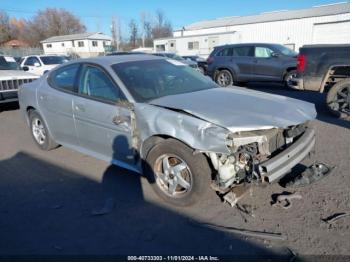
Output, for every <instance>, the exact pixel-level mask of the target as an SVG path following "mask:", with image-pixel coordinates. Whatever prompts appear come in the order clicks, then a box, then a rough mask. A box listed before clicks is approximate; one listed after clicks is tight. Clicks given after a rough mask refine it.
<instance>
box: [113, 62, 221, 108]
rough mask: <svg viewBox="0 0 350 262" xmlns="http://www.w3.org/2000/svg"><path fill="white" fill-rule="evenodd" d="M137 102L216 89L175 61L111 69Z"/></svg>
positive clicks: (207, 79)
mask: <svg viewBox="0 0 350 262" xmlns="http://www.w3.org/2000/svg"><path fill="white" fill-rule="evenodd" d="M112 68H113V70H114V72H115V73H116V74H117V75H118V76H119V78H120V79H121V81H122V82H123V83H124V85H125V86H126V88H127V89H128V91H129V92H130V93H131V95H132V96H133V97H134V99H135V100H136V101H137V102H147V101H150V100H153V99H156V98H159V97H163V96H169V95H177V94H184V93H191V92H196V91H200V90H205V89H210V88H215V87H217V86H216V84H215V83H214V82H213V81H212V80H211V79H210V78H208V77H206V76H203V75H202V74H201V73H199V72H197V71H196V70H194V69H193V68H191V67H189V66H184V65H183V64H181V63H178V62H176V61H174V60H165V59H164V60H163V59H161V60H148V61H136V62H126V63H120V64H115V65H113V66H112Z"/></svg>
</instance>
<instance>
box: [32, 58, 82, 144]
mask: <svg viewBox="0 0 350 262" xmlns="http://www.w3.org/2000/svg"><path fill="white" fill-rule="evenodd" d="M79 67H80V63H75V64H71V65H67V66H64V67H61V68H59V69H57V70H55V71H52V72H51V73H50V74H49V75H48V76H43V77H44V80H43V84H42V86H41V87H40V88H38V93H37V99H38V104H39V109H40V113H41V114H42V115H43V117H44V119H45V121H46V122H47V125H48V127H49V130H50V132H51V135H52V136H53V138H54V140H55V141H56V142H58V143H59V144H64V145H68V146H71V147H75V146H78V137H77V134H76V130H75V124H74V119H73V97H74V93H75V91H74V90H75V89H76V88H75V86H76V82H75V81H76V78H77V74H78V70H79Z"/></svg>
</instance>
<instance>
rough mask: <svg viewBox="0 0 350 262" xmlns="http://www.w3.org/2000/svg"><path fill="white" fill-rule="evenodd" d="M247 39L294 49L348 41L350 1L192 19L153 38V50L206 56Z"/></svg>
mask: <svg viewBox="0 0 350 262" xmlns="http://www.w3.org/2000/svg"><path fill="white" fill-rule="evenodd" d="M249 42H263V43H279V44H283V45H286V46H288V47H290V48H292V49H294V50H296V51H297V50H299V47H301V46H303V45H305V44H343V43H350V4H349V3H344V2H342V3H337V4H330V5H323V6H315V7H312V8H308V9H299V10H290V11H288V10H282V11H274V12H267V13H262V14H258V15H251V16H238V17H234V16H233V17H223V18H218V19H215V20H208V21H201V22H196V23H193V24H190V25H187V26H184V27H183V28H182V29H180V30H176V31H174V32H173V37H172V38H166V39H165V38H163V39H156V40H155V41H154V50H155V51H156V52H159V51H167V52H176V53H178V54H179V55H199V56H202V57H207V56H208V55H209V54H210V52H211V51H212V50H213V48H214V47H215V46H218V45H224V44H231V43H249Z"/></svg>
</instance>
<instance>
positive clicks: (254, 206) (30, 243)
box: [0, 84, 350, 255]
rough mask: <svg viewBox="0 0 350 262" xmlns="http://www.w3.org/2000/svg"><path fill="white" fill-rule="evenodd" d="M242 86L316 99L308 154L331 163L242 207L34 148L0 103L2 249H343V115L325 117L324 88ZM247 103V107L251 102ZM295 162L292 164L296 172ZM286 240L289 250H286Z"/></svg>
mask: <svg viewBox="0 0 350 262" xmlns="http://www.w3.org/2000/svg"><path fill="white" fill-rule="evenodd" d="M249 88H253V89H256V90H261V91H265V92H271V93H276V94H281V95H287V96H290V97H295V98H299V99H302V100H305V101H309V102H312V103H315V104H316V105H317V111H318V118H317V120H315V121H313V123H312V125H313V126H314V127H315V128H316V133H317V144H316V154H315V156H314V157H313V159H309V160H306V161H305V162H304V163H303V164H304V165H308V164H310V163H311V162H312V161H313V160H318V161H323V162H325V163H327V164H330V165H332V166H336V169H335V171H334V172H333V173H332V174H331V175H329V176H327V177H325V178H324V179H322V180H320V181H318V182H317V183H315V184H312V185H310V186H307V187H303V188H299V189H290V188H283V187H282V186H281V185H279V184H274V185H269V186H266V187H253V188H252V189H251V190H250V193H249V194H247V196H245V197H244V198H243V199H242V200H241V202H240V205H241V206H243V207H244V208H246V209H247V212H246V213H245V212H242V211H239V210H238V209H237V208H232V207H230V206H229V205H228V204H225V203H222V202H221V201H220V199H219V198H218V197H217V196H216V195H215V194H214V193H213V194H212V195H211V196H210V197H209V198H208V199H205V200H204V201H203V202H202V203H200V204H198V205H196V206H194V207H191V208H173V207H170V206H168V205H166V204H164V203H162V201H161V200H160V199H159V198H157V197H156V196H155V195H154V193H153V191H152V190H151V188H150V187H149V185H148V184H147V182H146V180H145V179H144V178H142V177H140V176H139V175H137V174H134V173H131V172H129V171H126V170H124V169H121V168H118V167H113V166H110V165H109V164H108V163H105V162H102V161H99V160H96V159H93V158H91V157H88V156H85V155H82V154H80V153H77V152H74V151H72V150H69V149H67V148H63V147H60V148H58V149H56V150H53V151H50V152H43V151H40V150H39V149H38V148H37V147H36V146H35V144H34V142H33V141H32V138H31V136H30V132H29V129H28V128H27V126H26V124H25V122H24V120H23V119H22V118H21V116H20V114H19V110H18V106H17V104H16V103H11V104H8V105H0V107H1V110H0V111H1V112H0V179H1V180H0V255H6V254H85V255H86V254H124V255H128V254H129V255H130V254H133V255H134V254H151V255H159V254H172V255H180V254H181V255H183V254H199V255H200V254H216V255H219V254H250V255H251V254H258V255H261V254H264V255H266V254H267V255H270V254H289V253H288V252H289V251H288V249H290V250H292V251H293V252H295V253H297V254H298V255H322V254H330V255H334V254H338V255H339V254H341V255H350V230H349V227H350V217H344V218H342V219H339V220H338V221H336V222H334V223H333V224H326V223H325V222H322V220H321V219H322V218H326V217H328V216H330V215H332V214H334V213H339V212H346V213H349V212H350V197H349V192H350V190H349V187H350V174H349V170H350V161H349V160H350V159H349V156H350V147H349V141H350V121H346V120H338V119H335V118H333V116H331V115H330V114H329V113H328V111H327V109H326V108H325V106H324V95H322V94H318V93H312V92H298V91H287V90H286V89H285V88H284V87H281V86H279V85H272V84H264V85H254V86H250V87H249ZM252 106H253V105H252ZM301 169H302V165H301V167H298V168H297V169H296V170H294V171H293V175H296V174H297V173H298V172H300V170H301ZM284 191H288V192H291V193H294V192H297V193H299V194H300V195H301V196H302V199H301V200H298V199H295V200H292V206H291V207H290V208H289V209H283V208H281V207H275V206H271V203H270V202H271V195H272V194H274V193H281V192H284ZM202 222H205V223H212V224H216V225H223V226H227V227H234V228H240V229H249V230H255V231H266V232H274V233H281V234H282V236H283V237H285V238H286V240H283V241H282V240H262V239H258V238H254V237H242V236H240V235H238V234H235V233H230V232H228V231H227V230H218V229H215V228H214V229H213V228H207V227H205V226H201V224H200V223H202ZM287 248H288V249H287Z"/></svg>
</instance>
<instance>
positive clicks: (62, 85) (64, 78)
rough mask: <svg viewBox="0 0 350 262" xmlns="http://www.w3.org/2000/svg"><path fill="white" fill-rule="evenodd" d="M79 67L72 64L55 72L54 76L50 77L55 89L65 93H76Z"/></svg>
mask: <svg viewBox="0 0 350 262" xmlns="http://www.w3.org/2000/svg"><path fill="white" fill-rule="evenodd" d="M79 66H80V64H72V65H68V66H65V67H62V68H60V69H58V70H55V71H54V72H53V75H52V76H50V80H51V82H52V83H53V85H54V87H56V88H59V89H62V90H65V91H70V92H74V84H75V78H76V75H77V72H78V69H79Z"/></svg>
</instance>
